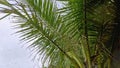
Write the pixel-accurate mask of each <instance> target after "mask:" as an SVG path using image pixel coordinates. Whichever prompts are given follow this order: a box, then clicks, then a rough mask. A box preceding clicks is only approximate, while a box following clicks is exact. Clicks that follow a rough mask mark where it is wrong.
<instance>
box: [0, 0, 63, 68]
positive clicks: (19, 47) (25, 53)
mask: <svg viewBox="0 0 120 68" xmlns="http://www.w3.org/2000/svg"><path fill="white" fill-rule="evenodd" d="M62 6H63V5H62V4H61V3H60V2H59V4H58V8H61V7H62ZM1 16H3V14H1V13H0V17H1ZM11 20H12V19H10V17H7V18H5V19H3V20H0V68H41V62H38V61H33V60H32V58H31V52H30V51H29V50H28V49H26V48H25V47H24V46H23V45H27V44H21V42H20V41H19V40H20V38H19V35H16V34H13V33H15V32H16V30H15V29H13V27H12V26H13V25H15V24H13V23H12V21H11ZM46 66H47V64H46Z"/></svg>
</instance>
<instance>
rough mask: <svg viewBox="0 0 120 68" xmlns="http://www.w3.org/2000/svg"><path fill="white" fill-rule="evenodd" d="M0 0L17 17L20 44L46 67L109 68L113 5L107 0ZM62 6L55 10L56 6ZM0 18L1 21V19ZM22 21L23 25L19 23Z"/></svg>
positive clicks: (3, 11)
mask: <svg viewBox="0 0 120 68" xmlns="http://www.w3.org/2000/svg"><path fill="white" fill-rule="evenodd" d="M12 1H14V3H15V4H12V2H10V1H7V0H0V4H1V5H4V6H5V7H1V9H0V12H2V13H5V14H6V15H5V16H4V17H3V18H5V17H7V16H9V15H12V16H14V17H17V18H16V19H18V21H17V22H19V23H17V28H19V29H20V30H19V31H18V32H17V33H20V34H22V35H21V38H22V41H27V42H28V43H29V42H30V43H31V42H32V44H31V45H30V46H29V47H30V48H31V47H32V48H33V51H35V52H36V53H37V55H43V56H42V62H43V67H44V64H45V63H48V68H110V67H111V66H110V65H111V60H112V59H113V58H112V57H113V56H112V53H111V51H112V45H111V44H109V43H110V42H112V39H111V38H112V37H111V36H112V32H113V30H114V26H115V24H116V23H114V19H115V8H116V7H115V5H114V1H111V0H105V1H104V0H89V1H88V0H25V3H23V2H20V1H16V0H12ZM60 3H63V5H64V6H63V7H61V8H59V6H57V5H58V4H60ZM1 19H2V18H1ZM20 20H22V21H23V22H21V21H20Z"/></svg>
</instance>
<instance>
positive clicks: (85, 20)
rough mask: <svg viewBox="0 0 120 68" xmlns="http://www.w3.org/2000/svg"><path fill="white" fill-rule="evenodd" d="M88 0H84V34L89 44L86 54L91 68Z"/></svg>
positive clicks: (87, 44)
mask: <svg viewBox="0 0 120 68" xmlns="http://www.w3.org/2000/svg"><path fill="white" fill-rule="evenodd" d="M86 4H87V0H84V29H85V31H84V36H85V40H86V46H87V51H86V52H87V54H86V60H87V63H88V68H91V59H90V47H89V43H88V28H87V8H86Z"/></svg>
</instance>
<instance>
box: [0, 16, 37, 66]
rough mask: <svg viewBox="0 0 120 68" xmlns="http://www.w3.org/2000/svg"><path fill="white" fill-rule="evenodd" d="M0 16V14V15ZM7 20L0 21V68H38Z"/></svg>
mask: <svg viewBox="0 0 120 68" xmlns="http://www.w3.org/2000/svg"><path fill="white" fill-rule="evenodd" d="M0 15H1V14H0ZM9 21H10V19H9V18H5V19H3V20H0V68H38V67H37V65H36V64H35V62H33V61H32V60H31V59H30V57H29V56H30V52H29V51H28V50H26V49H25V48H23V46H22V44H20V41H19V38H18V36H16V35H11V34H13V33H14V32H15V30H14V29H12V25H13V24H12V23H10V22H9Z"/></svg>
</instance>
